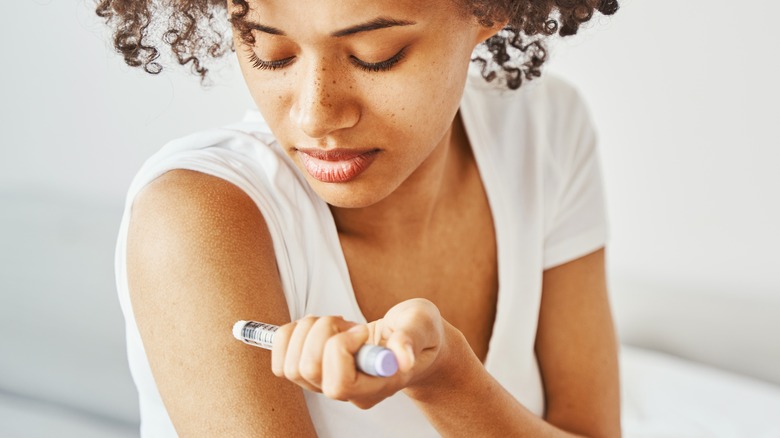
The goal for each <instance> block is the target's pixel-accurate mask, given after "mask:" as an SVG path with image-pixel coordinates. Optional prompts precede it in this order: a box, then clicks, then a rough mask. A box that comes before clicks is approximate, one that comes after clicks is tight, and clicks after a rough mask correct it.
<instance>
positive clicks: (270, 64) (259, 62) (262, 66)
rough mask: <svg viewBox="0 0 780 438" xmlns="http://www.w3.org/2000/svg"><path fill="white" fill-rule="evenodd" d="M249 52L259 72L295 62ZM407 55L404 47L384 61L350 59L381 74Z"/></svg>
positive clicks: (355, 63)
mask: <svg viewBox="0 0 780 438" xmlns="http://www.w3.org/2000/svg"><path fill="white" fill-rule="evenodd" d="M247 52H248V55H249V62H250V63H251V64H252V67H254V68H256V69H258V70H278V69H280V68H283V67H286V66H288V65H289V64H291V63H292V62H293V61H294V60H295V56H289V57H287V58H284V59H277V60H274V61H266V60H263V59H260V58H259V57H258V56H257V54H255V52H254V51H253V50H251V49H250V50H248V51H247ZM405 55H406V47H404V48H403V49H401V50H400V51H399V52H398V53H396V54H395V55H393V56H391V57H390V58H388V59H386V60H384V61H379V62H365V61H363V60H361V59H360V58H358V57H357V56H354V55H350V57H349V59H350V62H352V64H353V65H355V66H356V67H358V68H360V69H361V70H365V71H369V72H380V71H387V70H390V69H391V68H393V66H395V65H396V64H398V63H399V62H401V60H402V59H403V58H404V56H405Z"/></svg>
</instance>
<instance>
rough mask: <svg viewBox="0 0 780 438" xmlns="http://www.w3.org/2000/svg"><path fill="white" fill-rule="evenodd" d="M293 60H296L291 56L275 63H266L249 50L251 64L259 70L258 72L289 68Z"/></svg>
mask: <svg viewBox="0 0 780 438" xmlns="http://www.w3.org/2000/svg"><path fill="white" fill-rule="evenodd" d="M293 60H295V57H294V56H289V57H287V58H284V59H277V60H274V61H265V60H262V59H260V58H259V57H258V56H257V55H256V54H255V52H253V51H251V50H249V62H250V63H252V67H254V68H256V69H258V70H277V69H280V68H282V67H285V66H287V65H288V64H290V63H291V62H292V61H293Z"/></svg>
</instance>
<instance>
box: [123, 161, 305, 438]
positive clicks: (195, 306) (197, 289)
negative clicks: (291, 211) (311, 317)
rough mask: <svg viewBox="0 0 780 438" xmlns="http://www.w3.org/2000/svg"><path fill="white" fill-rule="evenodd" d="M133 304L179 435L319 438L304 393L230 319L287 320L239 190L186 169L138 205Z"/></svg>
mask: <svg viewBox="0 0 780 438" xmlns="http://www.w3.org/2000/svg"><path fill="white" fill-rule="evenodd" d="M127 272H128V286H129V290H130V300H131V303H132V307H133V313H134V315H135V318H136V323H137V325H138V329H139V331H140V334H141V338H142V340H143V344H144V349H145V351H146V354H147V357H148V359H149V364H150V366H151V369H152V373H153V375H154V378H155V381H156V384H157V387H158V388H159V391H160V394H161V396H162V399H163V402H164V403H165V407H166V409H167V411H168V414H169V416H170V418H171V420H172V422H173V425H174V426H175V428H176V430H177V432H178V433H179V434H180V435H182V436H190V435H205V436H243V435H246V436H258V435H260V436H264V435H274V436H281V435H284V436H313V435H314V428H313V425H312V423H311V419H310V417H309V414H308V411H307V408H306V404H305V402H304V398H303V393H302V390H301V389H300V388H299V387H297V386H295V385H293V384H292V383H290V382H288V381H286V380H283V379H279V378H277V377H275V376H274V375H273V374H272V373H271V354H270V352H269V351H264V350H261V349H258V348H254V347H250V346H248V345H246V344H243V343H241V342H238V341H236V340H235V339H234V338H233V337H232V333H231V328H232V326H233V323H235V322H236V321H238V320H241V319H244V320H248V319H257V320H261V321H264V322H268V323H273V324H283V323H285V322H288V321H289V320H290V316H289V312H288V308H287V303H286V301H285V298H284V294H283V291H282V286H281V281H280V279H279V275H278V272H277V267H276V258H275V256H274V251H273V243H272V241H271V236H270V234H269V232H268V229H267V226H266V224H265V221H264V219H263V216H262V214H261V213H260V211H259V210H258V209H257V207H256V205H255V204H254V202H252V200H251V199H250V198H249V197H248V196H247V195H246V194H245V193H244V192H243V191H241V190H240V189H239V188H237V187H236V186H234V185H232V184H230V183H228V182H227V181H224V180H222V179H219V178H216V177H213V176H209V175H205V174H202V173H198V172H194V171H186V170H175V171H171V172H168V173H166V174H164V175H162V176H161V177H159V178H158V179H156V180H155V181H153V182H152V183H151V184H149V185H148V186H147V187H146V188H145V189H144V190H143V191H142V192H141V193H140V194H139V196H138V197H137V198H136V200H135V203H134V205H133V209H132V216H131V220H130V227H129V231H128V247H127Z"/></svg>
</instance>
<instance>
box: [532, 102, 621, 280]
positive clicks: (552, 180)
mask: <svg viewBox="0 0 780 438" xmlns="http://www.w3.org/2000/svg"><path fill="white" fill-rule="evenodd" d="M567 91H569V92H568V93H565V94H566V95H565V98H561V99H555V100H557V101H558V102H556V103H557V104H553V106H552V110H553V115H554V116H555V119H556V120H558V123H554V124H553V129H552V131H551V132H550V139H551V148H550V154H549V156H548V158H549V162H548V165H547V166H546V169H547V172H546V174H545V185H546V186H547V187H546V188H545V194H546V202H545V204H546V206H545V237H544V264H543V265H544V269H549V268H552V267H555V266H558V265H561V264H564V263H566V262H569V261H572V260H575V259H577V258H579V257H582V256H584V255H587V254H589V253H591V252H593V251H596V250H598V249H599V248H601V247H603V246H604V245H605V244H606V241H607V237H608V236H607V215H606V203H605V199H604V198H605V196H604V184H603V179H602V174H601V165H600V160H599V154H598V148H597V138H596V132H595V129H594V127H593V124H592V121H591V118H590V115H589V113H588V110H587V108H586V107H585V105H584V104H583V102H582V100H581V99H580V97H579V95H578V94H577V93H576V92H574V90H567ZM562 114H565V115H566V117H561V115H562Z"/></svg>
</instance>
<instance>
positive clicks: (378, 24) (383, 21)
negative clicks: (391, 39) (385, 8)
mask: <svg viewBox="0 0 780 438" xmlns="http://www.w3.org/2000/svg"><path fill="white" fill-rule="evenodd" d="M413 24H417V23H416V22H414V21H409V20H396V19H394V18H386V17H378V18H374V19H373V20H370V21H367V22H365V23H362V24H358V25H355V26H351V27H348V28H346V29H342V30H337V31H335V32H333V33H331V34H330V36H332V37H335V38H341V37H345V36H348V35H354V34H356V33H360V32H368V31H371V30H377V29H386V28H388V27H396V26H411V25H413ZM247 25H248V26H249V28H250V29H253V30H258V31H260V32H265V33H268V34H271V35H280V36H286V35H287V34H286V33H284V31H282V30H281V29H277V28H275V27H271V26H266V25H264V24H260V23H252V22H248V23H247Z"/></svg>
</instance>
